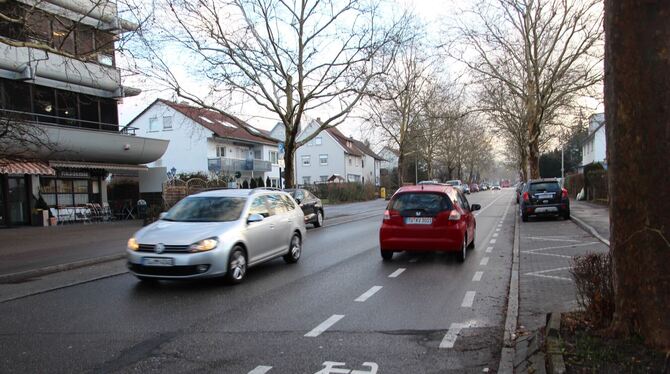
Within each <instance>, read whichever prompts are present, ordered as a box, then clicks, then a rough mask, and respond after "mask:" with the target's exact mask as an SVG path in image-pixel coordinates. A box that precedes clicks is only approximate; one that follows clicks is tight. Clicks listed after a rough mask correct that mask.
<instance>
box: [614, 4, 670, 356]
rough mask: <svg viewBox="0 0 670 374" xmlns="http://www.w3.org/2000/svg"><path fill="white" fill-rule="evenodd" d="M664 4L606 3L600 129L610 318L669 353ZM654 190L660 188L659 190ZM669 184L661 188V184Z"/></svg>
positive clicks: (669, 107) (669, 97) (668, 34)
mask: <svg viewBox="0 0 670 374" xmlns="http://www.w3.org/2000/svg"><path fill="white" fill-rule="evenodd" d="M668 15H670V2H667V1H643V2H640V1H635V0H607V1H605V33H606V38H605V43H606V44H605V108H606V111H605V126H606V129H607V160H608V172H609V175H608V178H609V192H610V231H611V237H610V241H611V246H610V252H611V254H612V260H613V271H614V288H615V315H614V321H613V322H612V325H611V329H610V331H611V332H613V333H614V334H618V335H623V336H626V335H631V334H639V335H641V336H643V337H644V338H645V341H646V343H647V344H649V345H650V346H652V347H655V348H657V349H660V350H664V351H668V350H670V319H669V318H668V316H667V314H668V308H669V306H670V271H669V269H670V265H669V264H670V242H669V241H670V214H669V213H668V212H670V189H669V188H668V187H667V185H663V184H664V183H665V181H667V180H668V172H669V171H670V157H668V151H670V150H669V149H668V145H669V144H670V75H669V74H668V71H670V55H669V53H670V23H668ZM659 183H660V184H659ZM666 184H667V183H666Z"/></svg>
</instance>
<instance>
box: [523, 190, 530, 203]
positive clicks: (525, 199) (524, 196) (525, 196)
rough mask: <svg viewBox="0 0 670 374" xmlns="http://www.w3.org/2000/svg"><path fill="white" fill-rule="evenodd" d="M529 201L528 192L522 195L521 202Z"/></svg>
mask: <svg viewBox="0 0 670 374" xmlns="http://www.w3.org/2000/svg"><path fill="white" fill-rule="evenodd" d="M528 200H530V195H528V192H524V193H523V201H528Z"/></svg>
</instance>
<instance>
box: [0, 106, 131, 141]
mask: <svg viewBox="0 0 670 374" xmlns="http://www.w3.org/2000/svg"><path fill="white" fill-rule="evenodd" d="M0 118H2V119H4V120H9V121H14V122H17V123H25V124H40V125H49V126H63V127H78V128H82V129H88V130H99V131H107V132H116V133H120V134H125V135H135V131H136V130H137V128H136V127H128V126H127V127H124V128H122V129H120V128H119V125H117V124H113V123H104V122H94V121H86V120H83V119H76V118H70V117H58V116H52V115H47V114H38V113H31V112H21V111H17V110H9V109H0Z"/></svg>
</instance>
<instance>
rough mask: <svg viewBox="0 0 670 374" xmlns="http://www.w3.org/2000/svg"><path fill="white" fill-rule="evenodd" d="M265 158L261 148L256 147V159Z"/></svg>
mask: <svg viewBox="0 0 670 374" xmlns="http://www.w3.org/2000/svg"><path fill="white" fill-rule="evenodd" d="M262 158H263V154H262V152H261V150H260V149H254V159H256V160H260V159H262Z"/></svg>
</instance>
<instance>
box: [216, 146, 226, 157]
mask: <svg viewBox="0 0 670 374" xmlns="http://www.w3.org/2000/svg"><path fill="white" fill-rule="evenodd" d="M216 157H226V147H224V146H222V145H220V146H217V147H216Z"/></svg>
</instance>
